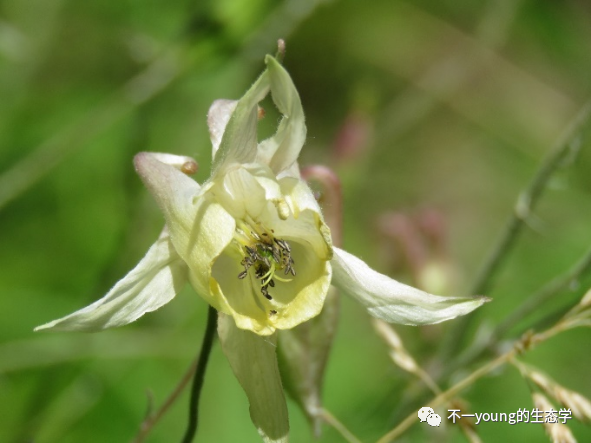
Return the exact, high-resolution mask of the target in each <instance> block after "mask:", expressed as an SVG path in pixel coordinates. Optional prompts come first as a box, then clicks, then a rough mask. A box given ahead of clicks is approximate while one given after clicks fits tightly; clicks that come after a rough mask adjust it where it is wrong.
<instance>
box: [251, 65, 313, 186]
mask: <svg viewBox="0 0 591 443" xmlns="http://www.w3.org/2000/svg"><path fill="white" fill-rule="evenodd" d="M265 62H266V63H267V71H268V73H269V79H270V83H271V94H272V96H273V101H274V102H275V105H276V106H277V108H278V109H279V112H281V114H283V119H282V120H281V123H280V124H279V127H278V128H277V132H276V134H275V135H274V136H273V137H271V138H269V139H267V140H264V141H263V142H261V143H260V145H259V152H258V155H257V162H258V163H263V164H267V165H269V166H270V167H271V169H272V170H273V172H274V173H275V174H276V175H277V174H280V173H281V172H282V171H284V170H286V169H290V168H291V167H292V165H293V163H294V162H296V161H297V158H298V156H299V155H300V150H301V149H302V146H304V142H305V141H306V125H305V121H304V111H303V110H302V103H301V100H300V96H299V94H298V91H297V90H296V88H295V86H294V84H293V82H292V80H291V78H290V77H289V74H288V73H287V71H286V70H285V69H284V68H283V66H281V64H280V63H279V62H277V60H275V59H274V58H273V57H271V56H267V57H266V58H265Z"/></svg>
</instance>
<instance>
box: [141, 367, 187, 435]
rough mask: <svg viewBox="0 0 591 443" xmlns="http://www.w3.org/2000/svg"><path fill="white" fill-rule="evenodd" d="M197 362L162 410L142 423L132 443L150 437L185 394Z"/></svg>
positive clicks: (184, 376)
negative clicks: (153, 429)
mask: <svg viewBox="0 0 591 443" xmlns="http://www.w3.org/2000/svg"><path fill="white" fill-rule="evenodd" d="M197 361H198V358H196V359H195V361H193V363H191V366H189V369H187V372H185V375H183V378H181V380H180V381H179V382H178V384H177V385H176V387H175V388H174V390H173V391H172V392H171V393H170V395H169V396H168V398H167V399H166V401H165V402H164V403H163V404H162V406H160V408H158V410H157V411H156V413H155V414H150V415H149V416H148V417H147V418H146V419H145V420H144V421H143V422H142V424H141V425H140V430H139V432H138V433H137V435H136V436H135V438H134V439H133V441H132V443H142V442H143V441H144V439H145V438H146V437H147V436H148V434H149V433H150V431H152V428H154V426H155V425H156V423H158V422H159V421H160V419H161V418H162V417H163V416H164V414H166V412H168V410H169V409H170V407H171V406H172V405H173V404H174V402H176V401H177V400H178V398H179V396H180V395H181V393H182V392H183V389H185V387H186V386H187V384H189V382H190V381H191V379H192V378H193V375H194V374H195V371H196V370H197Z"/></svg>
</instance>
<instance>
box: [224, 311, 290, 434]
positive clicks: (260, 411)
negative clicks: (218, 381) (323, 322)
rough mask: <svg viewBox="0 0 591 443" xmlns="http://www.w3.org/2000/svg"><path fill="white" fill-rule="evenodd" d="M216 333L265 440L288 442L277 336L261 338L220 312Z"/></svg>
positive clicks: (287, 426) (251, 416) (254, 420)
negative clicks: (237, 325)
mask: <svg viewBox="0 0 591 443" xmlns="http://www.w3.org/2000/svg"><path fill="white" fill-rule="evenodd" d="M218 334H219V337H220V342H221V344H222V349H223V351H224V354H225V355H226V357H227V358H228V361H229V362H230V366H231V367H232V370H233V371H234V374H235V375H236V378H237V379H238V382H239V383H240V385H241V386H242V388H243V389H244V392H246V396H247V397H248V401H249V402H250V418H251V419H252V422H253V423H254V425H255V426H256V427H257V430H258V431H259V434H260V435H261V437H262V438H263V441H264V442H265V443H287V441H288V433H289V421H288V416H287V405H286V402H285V396H284V394H283V386H282V385H281V376H280V374H279V367H278V365H277V355H276V343H277V336H276V335H271V336H266V337H261V336H258V335H256V334H255V333H253V332H251V331H245V330H243V329H239V328H238V327H236V324H235V323H234V320H233V319H232V317H230V316H227V315H224V314H220V315H219V317H218Z"/></svg>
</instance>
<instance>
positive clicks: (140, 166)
mask: <svg viewBox="0 0 591 443" xmlns="http://www.w3.org/2000/svg"><path fill="white" fill-rule="evenodd" d="M265 61H266V63H267V70H266V71H265V72H264V73H263V74H262V75H261V76H260V77H259V79H258V80H257V81H256V83H255V84H254V85H253V86H252V87H251V89H250V90H249V91H248V92H247V93H246V94H245V95H244V97H243V98H242V99H241V100H239V101H229V100H218V101H216V102H214V104H213V105H212V107H211V108H210V111H209V115H208V124H209V129H210V134H211V140H212V144H213V165H212V174H211V177H210V178H209V180H208V181H207V182H205V183H204V184H203V185H202V186H200V185H199V184H197V183H196V182H195V181H194V180H193V179H191V178H190V177H188V176H187V175H186V174H185V173H184V172H186V171H187V170H188V169H191V168H192V166H193V165H194V162H193V160H192V159H190V158H188V157H182V156H175V155H171V154H156V153H140V154H138V155H137V156H136V157H135V159H134V162H135V167H136V169H137V171H138V174H139V175H140V177H141V178H142V180H143V182H144V184H145V185H146V187H147V188H148V189H149V191H150V192H151V193H152V195H153V196H154V198H155V200H156V202H157V204H158V205H159V207H160V209H161V210H162V212H163V214H164V218H165V220H166V228H165V229H164V231H163V232H162V234H161V236H160V238H159V239H158V240H157V241H156V243H155V244H154V245H153V246H152V247H151V248H150V249H149V251H148V253H147V254H146V256H145V257H144V258H143V259H142V260H141V261H140V263H139V264H138V265H137V266H136V267H135V268H134V269H133V270H132V271H131V272H130V273H129V274H128V275H127V276H125V277H124V278H123V279H122V280H121V281H119V282H118V283H117V284H116V285H115V286H114V287H113V289H111V291H109V293H108V294H107V295H106V296H105V297H103V298H102V299H100V300H98V301H97V302H95V303H93V304H91V305H90V306H88V307H86V308H84V309H81V310H79V311H77V312H74V313H73V314H70V315H68V316H66V317H63V318H61V319H58V320H55V321H52V322H50V323H47V324H45V325H43V326H40V327H38V328H37V330H39V329H52V330H81V331H94V330H100V329H105V328H109V327H114V326H121V325H124V324H127V323H130V322H132V321H135V320H137V319H138V318H139V317H141V316H142V315H143V314H145V313H146V312H150V311H153V310H156V309H158V308H159V307H160V306H162V305H164V304H166V303H168V302H169V301H170V300H171V299H172V298H173V297H174V296H175V295H176V294H177V293H178V292H179V291H180V290H181V289H182V287H183V286H184V285H185V283H186V281H187V280H188V281H189V282H190V283H191V285H192V286H193V287H194V288H195V290H196V291H197V293H198V294H199V295H201V296H202V297H203V298H204V299H205V300H206V301H207V302H208V303H209V304H211V305H212V306H213V307H214V308H215V309H217V310H218V311H219V312H220V313H223V314H226V315H222V316H221V317H220V326H219V329H218V331H219V334H220V338H221V339H222V346H223V348H224V351H225V353H226V355H228V358H229V359H230V363H231V365H232V367H233V369H234V372H235V373H236V375H237V377H238V379H239V380H240V382H241V384H242V385H243V387H244V389H245V390H246V392H247V395H248V396H249V399H250V401H251V415H252V418H253V421H254V422H255V424H256V425H257V427H258V428H259V431H260V432H261V434H262V435H264V436H265V438H266V439H267V440H268V441H276V440H280V439H282V438H283V435H284V434H286V432H287V431H286V426H287V424H286V420H287V418H286V410H285V400H284V399H283V400H281V399H282V398H283V393H282V392H280V393H279V391H281V382H280V379H279V375H278V371H277V363H276V358H275V351H274V348H273V347H272V346H269V344H272V343H273V340H274V337H275V335H274V334H273V333H274V332H275V330H277V329H289V328H292V327H294V326H296V325H298V324H300V323H302V322H304V321H306V320H308V319H310V318H312V317H314V316H315V315H317V314H318V313H319V312H320V311H321V309H322V306H323V302H324V299H325V297H326V294H327V291H328V289H329V286H330V284H331V283H332V284H334V285H335V286H337V287H338V288H339V289H341V290H342V291H343V292H344V293H347V294H349V295H351V296H353V297H354V298H355V299H357V300H358V301H359V302H361V304H362V305H363V306H364V307H365V308H366V309H367V311H368V312H369V313H370V314H371V315H372V316H374V317H377V318H380V319H382V320H385V321H388V322H394V323H402V324H409V325H421V324H430V323H438V322H441V321H444V320H448V319H451V318H454V317H456V316H458V315H463V314H467V313H468V312H470V311H472V310H474V309H476V308H477V307H479V306H480V305H481V304H482V303H483V302H484V301H485V300H484V299H483V298H459V297H439V296H435V295H430V294H427V293H425V292H422V291H420V290H418V289H414V288H412V287H409V286H406V285H404V284H401V283H399V282H397V281H395V280H393V279H391V278H389V277H387V276H385V275H382V274H379V273H377V272H375V271H373V270H372V269H370V268H369V267H368V266H367V265H366V264H365V263H364V262H363V261H361V260H360V259H358V258H356V257H354V256H353V255H351V254H349V253H347V252H345V251H343V250H341V249H338V248H336V247H333V246H332V243H331V237H330V231H329V229H328V227H327V226H326V224H325V223H324V220H323V217H322V213H321V211H320V208H319V206H318V203H317V202H316V200H315V198H314V196H313V194H312V192H311V190H310V189H309V187H308V186H307V184H306V183H305V182H304V181H303V180H302V179H301V177H300V174H299V169H298V163H297V158H298V155H299V153H300V149H301V148H302V146H303V144H304V142H305V138H306V127H305V124H304V114H303V111H302V107H301V103H300V98H299V96H298V93H297V91H296V89H295V87H294V85H293V83H292V81H291V79H290V77H289V75H288V74H287V72H286V71H285V70H284V69H283V67H282V66H281V65H280V64H279V63H278V62H277V61H276V60H275V59H274V58H273V57H271V56H267V58H266V60H265ZM269 90H270V92H271V94H272V97H273V101H274V102H275V105H276V106H277V108H278V109H279V111H280V112H281V114H282V115H283V119H282V120H281V122H280V124H279V127H278V129H277V132H276V134H275V135H274V136H273V137H271V138H269V139H267V140H264V141H263V142H261V143H257V131H256V128H257V116H258V103H259V102H260V101H261V100H262V99H263V98H264V97H265V96H266V95H267V94H268V92H269ZM248 330H250V331H252V332H254V333H256V334H258V335H259V336H269V335H271V337H268V338H265V339H264V340H263V339H261V338H260V337H258V336H257V335H254V334H250V333H249V332H247V331H248ZM272 334H273V335H272ZM254 378H257V379H258V380H259V381H258V382H257V381H253V380H254ZM261 378H262V379H263V380H265V382H264V384H265V388H264V389H263V391H265V392H264V393H259V392H260V389H261V384H260V379H261ZM257 390H258V391H257ZM283 416H285V417H283Z"/></svg>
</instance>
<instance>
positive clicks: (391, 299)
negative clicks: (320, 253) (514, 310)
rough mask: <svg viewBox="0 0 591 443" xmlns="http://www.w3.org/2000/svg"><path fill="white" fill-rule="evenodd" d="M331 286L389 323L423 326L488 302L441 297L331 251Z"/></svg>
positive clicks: (342, 252) (341, 253) (467, 311)
mask: <svg viewBox="0 0 591 443" xmlns="http://www.w3.org/2000/svg"><path fill="white" fill-rule="evenodd" d="M333 249H334V257H333V259H332V266H333V281H332V283H333V284H334V285H335V286H336V287H337V288H339V289H340V290H342V291H343V292H345V293H347V294H349V295H350V296H352V297H353V298H355V299H356V300H358V301H359V302H360V303H361V304H362V305H364V306H365V307H366V308H367V311H368V312H369V314H370V315H372V316H374V317H376V318H380V319H382V320H385V321H387V322H390V323H400V324H404V325H425V324H432V323H439V322H442V321H445V320H449V319H452V318H455V317H457V316H459V315H465V314H468V313H469V312H472V311H473V310H474V309H476V308H478V307H479V306H481V305H482V304H483V303H485V302H486V301H488V299H487V298H486V297H478V298H469V297H440V296H437V295H431V294H428V293H426V292H423V291H420V290H419V289H415V288H413V287H411V286H407V285H405V284H402V283H399V282H397V281H396V280H393V279H391V278H390V277H387V276H385V275H383V274H380V273H378V272H376V271H374V270H373V269H371V268H370V267H369V266H367V264H365V262H363V261H362V260H360V259H358V258H357V257H355V256H353V255H351V254H349V253H348V252H345V251H343V250H342V249H338V248H333Z"/></svg>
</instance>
